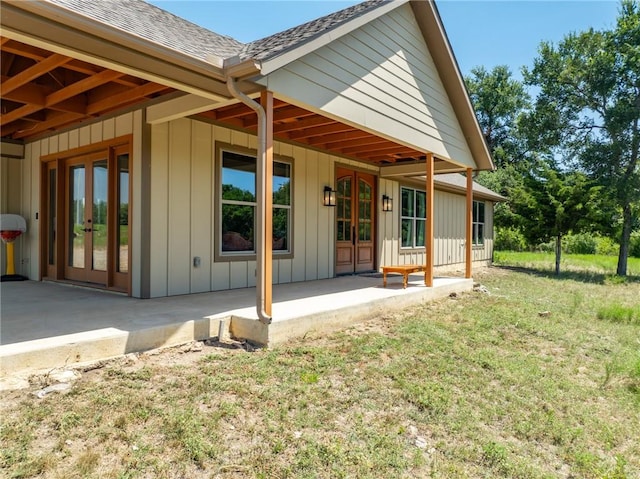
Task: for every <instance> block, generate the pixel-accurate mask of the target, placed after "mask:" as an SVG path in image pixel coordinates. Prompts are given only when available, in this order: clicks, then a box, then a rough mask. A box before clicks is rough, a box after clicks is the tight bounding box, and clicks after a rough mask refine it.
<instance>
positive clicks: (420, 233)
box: [415, 220, 426, 246]
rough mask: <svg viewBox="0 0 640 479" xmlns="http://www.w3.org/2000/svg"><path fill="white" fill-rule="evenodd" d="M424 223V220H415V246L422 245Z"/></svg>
mask: <svg viewBox="0 0 640 479" xmlns="http://www.w3.org/2000/svg"><path fill="white" fill-rule="evenodd" d="M425 224H426V221H424V220H416V244H415V246H424V245H425V242H424V238H425V234H424V232H425Z"/></svg>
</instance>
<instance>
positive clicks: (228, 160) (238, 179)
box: [222, 151, 256, 202]
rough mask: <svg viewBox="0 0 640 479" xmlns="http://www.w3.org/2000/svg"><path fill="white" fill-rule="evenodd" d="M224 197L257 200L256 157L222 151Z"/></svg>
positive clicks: (238, 199)
mask: <svg viewBox="0 0 640 479" xmlns="http://www.w3.org/2000/svg"><path fill="white" fill-rule="evenodd" d="M222 199H225V200H236V201H251V202H253V201H256V159H255V158H252V157H250V156H244V155H239V154H237V153H231V152H228V151H224V152H222Z"/></svg>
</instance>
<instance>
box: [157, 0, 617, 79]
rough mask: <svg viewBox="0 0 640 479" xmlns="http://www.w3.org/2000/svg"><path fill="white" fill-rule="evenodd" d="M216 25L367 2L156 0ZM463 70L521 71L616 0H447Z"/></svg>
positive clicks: (232, 27)
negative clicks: (543, 46)
mask: <svg viewBox="0 0 640 479" xmlns="http://www.w3.org/2000/svg"><path fill="white" fill-rule="evenodd" d="M151 3H153V4H155V5H157V6H159V7H161V8H163V9H165V10H168V11H170V12H172V13H174V14H176V15H178V16H180V17H182V18H186V19H187V20H190V21H192V22H194V23H197V24H198V25H201V26H203V27H205V28H207V29H209V30H213V31H214V32H216V33H220V34H224V35H229V36H231V37H233V38H235V39H236V40H239V41H241V42H245V43H246V42H250V41H253V40H258V39H260V38H263V37H266V36H268V35H271V34H273V33H277V32H280V31H282V30H286V29H287V28H290V27H293V26H296V25H300V24H301V23H304V22H307V21H309V20H313V19H315V18H318V17H321V16H323V15H326V14H329V13H332V12H335V11H337V10H340V9H342V8H346V7H348V6H351V5H354V4H356V3H359V2H358V1H344V0H278V1H273V0H235V1H228V0H219V1H218V0H151ZM436 5H437V6H438V10H439V11H440V16H441V17H442V21H443V23H444V27H445V30H446V31H447V35H448V37H449V41H450V42H451V45H452V47H453V51H454V54H455V56H456V59H457V60H458V64H459V65H460V69H461V71H462V73H463V75H468V74H469V72H470V70H471V69H472V68H473V67H476V66H484V67H486V68H487V69H491V68H493V67H494V66H497V65H507V66H509V68H510V69H511V72H512V73H513V74H514V77H515V78H518V79H521V78H522V76H521V74H520V70H521V67H522V66H531V65H532V64H533V60H534V58H535V57H536V53H537V49H538V46H539V45H540V42H541V41H543V40H545V41H551V42H554V43H557V42H558V41H560V40H562V38H563V37H564V36H565V35H566V34H568V33H570V32H580V31H583V30H587V29H588V28H590V27H593V28H594V29H596V30H600V29H611V28H614V26H615V20H616V16H617V14H618V8H619V3H618V2H617V1H613V0H571V1H562V0H544V1H543V0H537V1H530V0H499V1H498V0H496V1H487V0H440V1H437V2H436Z"/></svg>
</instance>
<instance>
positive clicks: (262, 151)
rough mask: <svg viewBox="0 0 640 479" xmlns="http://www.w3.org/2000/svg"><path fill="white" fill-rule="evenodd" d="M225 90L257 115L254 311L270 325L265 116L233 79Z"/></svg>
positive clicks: (258, 104) (262, 109) (260, 108)
mask: <svg viewBox="0 0 640 479" xmlns="http://www.w3.org/2000/svg"><path fill="white" fill-rule="evenodd" d="M227 88H228V89H229V92H230V93H231V94H232V95H233V96H234V97H235V98H236V99H238V100H240V101H241V102H242V103H244V104H245V105H247V106H248V107H249V108H251V109H252V110H253V111H255V112H256V114H257V115H258V155H257V165H256V166H257V168H256V170H257V171H256V173H257V180H258V181H257V183H258V184H257V188H256V197H257V199H258V222H257V230H258V234H257V237H256V240H257V241H256V266H257V274H256V311H257V313H258V319H259V320H260V321H261V322H263V323H264V324H271V320H272V318H271V316H270V315H269V314H267V312H266V311H265V296H266V285H267V280H268V281H271V278H266V277H265V276H266V275H265V270H266V267H265V264H266V261H267V257H266V256H265V254H264V250H265V245H266V241H267V235H266V234H265V231H264V218H265V216H266V214H267V209H266V208H265V204H264V194H265V192H267V191H269V187H268V186H269V185H265V178H266V176H267V175H266V167H267V165H266V163H267V158H266V157H267V114H266V113H265V111H264V108H262V105H260V103H258V102H256V101H253V100H252V99H251V98H249V97H248V96H247V95H245V94H244V93H242V92H241V91H240V90H238V88H237V86H236V81H235V78H232V77H228V78H227Z"/></svg>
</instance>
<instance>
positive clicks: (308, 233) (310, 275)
mask: <svg viewBox="0 0 640 479" xmlns="http://www.w3.org/2000/svg"><path fill="white" fill-rule="evenodd" d="M306 158H307V175H306V184H305V192H306V195H307V204H306V205H305V206H306V215H305V218H306V224H305V248H306V253H307V254H306V255H305V256H306V257H305V279H306V280H307V281H309V280H313V279H318V247H319V241H318V204H319V201H320V200H319V198H320V195H319V193H318V153H317V152H315V151H307V154H306ZM323 208H324V206H323Z"/></svg>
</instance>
